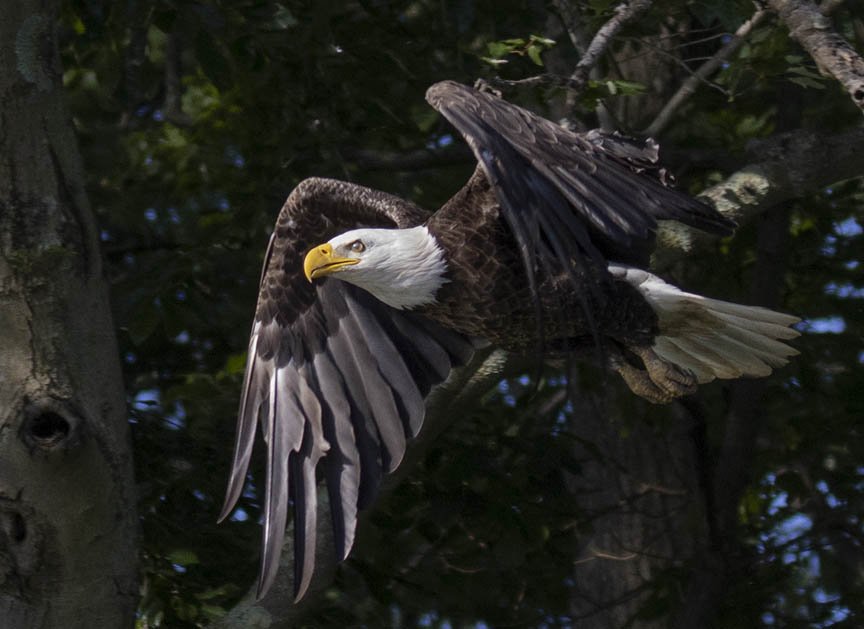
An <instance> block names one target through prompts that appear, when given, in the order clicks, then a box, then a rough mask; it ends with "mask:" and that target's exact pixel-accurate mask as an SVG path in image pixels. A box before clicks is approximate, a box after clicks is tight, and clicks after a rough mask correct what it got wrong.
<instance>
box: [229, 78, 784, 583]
mask: <svg viewBox="0 0 864 629" xmlns="http://www.w3.org/2000/svg"><path fill="white" fill-rule="evenodd" d="M426 98H427V100H428V101H429V103H430V104H431V105H432V106H433V107H435V108H436V109H437V110H438V111H440V112H441V113H442V114H443V115H444V116H445V117H446V118H447V119H448V120H449V121H450V122H451V123H452V124H453V125H454V126H455V127H456V129H457V130H458V131H459V132H460V133H461V134H462V135H463V137H464V138H465V140H466V141H467V142H468V144H469V145H470V146H471V148H472V150H473V151H474V154H475V156H476V158H477V161H478V166H477V169H476V170H475V172H474V174H473V175H472V176H471V178H470V179H469V180H468V182H467V183H466V184H465V186H464V187H463V188H462V189H461V190H460V191H459V192H457V193H456V194H455V195H454V196H453V197H452V198H451V199H450V200H449V201H448V202H447V203H445V204H444V206H443V207H441V208H440V209H439V210H438V211H437V212H435V213H433V214H429V213H427V212H425V211H423V210H422V209H420V208H418V207H417V206H415V205H414V204H412V203H410V202H408V201H405V200H403V199H400V198H398V197H395V196H392V195H389V194H386V193H383V192H378V191H375V190H370V189H368V188H364V187H362V186H358V185H355V184H351V183H346V182H342V181H335V180H330V179H317V178H315V179H307V180H305V181H303V182H301V183H300V184H299V185H298V186H297V187H296V188H295V189H294V191H293V192H292V193H291V195H290V196H289V197H288V199H287V201H286V202H285V205H284V207H283V208H282V211H281V212H280V214H279V217H278V219H277V221H276V227H275V230H274V232H273V235H272V236H271V239H270V244H269V247H268V249H267V253H266V255H265V260H264V270H263V273H262V277H261V287H260V294H259V298H258V306H257V309H256V313H255V320H254V323H253V326H252V334H251V338H250V341H249V356H248V361H247V366H246V373H245V377H244V381H243V389H242V394H241V402H240V411H239V418H238V427H237V439H236V443H235V449H234V458H233V464H232V470H231V477H230V480H229V483H228V490H227V494H226V499H225V505H224V507H223V509H222V514H221V516H220V519H222V518H225V517H227V516H228V515H229V514H230V513H231V511H232V510H233V508H234V505H235V503H236V502H237V499H238V498H239V496H240V493H241V492H242V490H243V486H244V484H245V481H246V473H247V469H248V466H249V459H250V457H251V453H252V446H253V443H254V439H255V431H256V426H257V425H258V422H259V419H260V421H261V428H262V432H263V435H264V439H265V442H266V444H267V476H266V484H265V490H264V511H263V513H264V541H263V550H262V560H261V572H260V577H259V586H258V595H259V597H260V596H263V594H264V593H266V591H267V590H268V589H269V587H270V586H271V585H272V583H273V580H274V579H275V577H276V573H277V570H278V565H279V556H280V552H281V549H282V541H283V539H284V534H285V527H286V523H287V518H288V511H289V501H290V502H292V503H293V513H294V536H295V540H294V555H295V557H294V565H295V574H294V592H295V598H296V599H298V600H299V599H300V598H301V597H302V596H303V595H304V594H305V593H306V591H307V589H308V587H309V583H310V580H311V578H312V574H313V569H314V560H315V550H316V533H315V531H316V523H317V493H316V491H317V480H316V468H317V467H318V465H319V463H320V465H321V466H322V467H323V478H324V482H325V484H326V488H327V491H328V494H329V502H330V505H331V512H332V514H333V530H334V537H335V541H336V546H337V554H338V556H339V558H340V559H344V558H345V557H346V556H347V555H348V552H349V551H350V549H351V545H352V544H353V541H354V533H355V528H356V525H357V513H358V510H359V509H362V508H364V507H366V506H368V505H369V504H370V502H371V501H372V500H373V499H374V497H375V494H376V491H377V489H378V486H379V484H380V481H381V478H382V476H383V475H384V474H386V473H388V472H391V471H392V470H393V469H395V468H396V466H398V465H399V463H400V461H401V459H402V457H403V455H404V453H405V447H406V440H407V439H410V438H411V437H413V436H415V435H416V434H417V432H418V431H419V430H420V428H421V426H422V423H423V416H424V412H425V397H426V395H427V394H428V393H429V391H430V390H431V389H432V387H434V386H435V385H437V384H439V383H441V382H443V381H444V380H445V379H446V378H447V376H448V374H449V373H450V370H451V369H452V368H453V367H456V366H459V365H463V364H465V363H467V362H468V361H469V360H470V359H471V356H472V354H473V351H474V348H475V347H476V343H478V342H484V343H485V342H491V343H493V344H495V345H497V346H499V347H503V348H505V349H508V350H512V351H516V352H531V351H536V350H537V349H538V348H539V349H542V351H543V352H544V353H546V354H555V355H561V354H566V353H570V352H574V351H579V350H580V349H583V348H586V347H587V348H591V347H594V346H596V345H597V344H598V343H599V344H600V346H601V348H602V356H604V357H605V358H606V360H607V362H608V363H609V366H610V367H611V368H612V369H614V370H615V371H617V372H618V373H619V374H621V376H622V377H623V378H624V381H625V382H626V383H627V384H628V385H629V387H630V388H631V389H632V390H633V391H634V392H635V393H637V394H638V395H641V396H642V397H644V398H646V399H648V400H650V401H652V402H668V401H670V400H672V399H674V398H675V397H679V396H681V395H686V394H689V393H692V392H693V391H694V390H695V387H696V385H697V384H698V383H703V382H708V381H710V380H713V379H714V378H737V377H741V376H764V375H767V374H768V373H770V372H771V369H772V368H776V367H779V366H781V365H783V364H785V363H786V362H787V359H788V357H789V356H791V355H793V354H795V353H796V352H795V350H794V349H792V348H791V347H789V346H788V345H785V344H784V343H782V342H781V341H782V340H786V339H790V338H793V337H794V336H796V335H797V332H795V331H794V330H793V329H791V328H790V327H789V326H790V325H791V324H793V323H795V322H796V321H797V319H796V318H795V317H791V316H788V315H784V314H780V313H776V312H773V311H770V310H766V309H764V308H756V307H750V306H741V305H737V304H730V303H726V302H722V301H717V300H711V299H706V298H704V297H700V296H698V295H693V294H690V293H685V292H683V291H681V290H679V289H677V288H675V287H674V286H671V285H669V284H666V283H665V282H663V281H662V280H661V279H660V278H658V277H656V276H654V275H652V274H650V273H649V272H648V271H645V270H644V268H645V267H647V266H648V256H649V254H650V251H651V249H652V247H653V241H654V233H655V230H656V227H657V221H658V220H677V221H680V222H682V223H686V224H688V225H691V226H694V227H697V228H700V229H703V230H706V231H710V232H714V233H718V234H728V233H731V231H732V229H733V227H734V224H733V223H732V222H731V221H729V220H728V219H726V218H724V217H723V216H722V215H721V214H719V213H718V212H716V211H715V210H714V209H713V208H711V207H709V206H707V205H705V204H704V203H702V202H701V201H698V200H697V199H694V198H692V197H690V196H688V195H686V194H683V193H680V192H678V191H676V190H674V189H672V188H671V187H670V177H669V176H668V174H667V173H666V171H665V170H663V169H662V168H660V167H659V166H658V165H657V145H656V144H655V143H654V142H652V141H650V140H649V141H646V142H645V143H637V142H634V141H631V140H627V139H625V138H622V137H620V136H617V135H610V134H605V133H602V132H597V131H593V132H590V133H588V134H576V133H573V132H571V131H568V130H566V129H564V128H563V127H561V126H559V125H556V124H555V123H552V122H550V121H548V120H545V119H543V118H540V117H538V116H536V115H534V114H532V113H530V112H528V111H526V110H524V109H522V108H520V107H517V106H515V105H512V104H510V103H507V102H506V101H504V100H501V99H500V98H497V97H495V96H493V95H491V94H488V93H485V92H481V91H477V90H474V89H472V88H469V87H466V86H463V85H460V84H457V83H453V82H450V81H445V82H442V83H438V84H436V85H433V86H432V87H431V88H430V89H429V91H428V92H427V95H426Z"/></svg>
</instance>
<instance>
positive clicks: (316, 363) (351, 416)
mask: <svg viewBox="0 0 864 629" xmlns="http://www.w3.org/2000/svg"><path fill="white" fill-rule="evenodd" d="M425 218H426V214H425V213H424V212H423V211H422V210H420V209H419V208H417V207H416V206H414V205H412V204H410V203H408V202H406V201H403V200H402V199H399V198H398V197H394V196H391V195H388V194H384V193H381V192H377V191H374V190H370V189H368V188H363V187H361V186H356V185H353V184H349V183H345V182H340V181H334V180H328V179H307V180H306V181H304V182H302V183H301V184H300V185H299V186H297V188H296V189H295V190H294V191H293V192H292V193H291V195H290V196H289V197H288V200H287V201H286V202H285V206H284V207H283V208H282V211H281V212H280V214H279V218H278V220H277V222H276V228H275V231H274V232H273V235H272V237H271V239H270V245H269V247H268V249H267V254H266V256H265V261H264V270H263V272H262V276H261V288H260V293H259V297H258V306H257V310H256V314H255V322H254V324H253V327H252V335H251V337H250V340H249V356H248V359H247V364H246V373H245V377H244V382H243V391H242V397H241V401H240V411H239V417H238V423H237V437H236V443H235V448H234V459H233V464H232V469H231V477H230V480H229V483H228V490H227V493H226V498H225V505H224V507H223V509H222V513H221V515H220V520H221V519H223V518H225V517H226V516H228V515H229V514H230V513H231V511H232V510H233V508H234V505H235V503H236V502H237V499H238V498H239V496H240V493H241V492H242V490H243V486H244V484H245V481H246V472H247V469H248V466H249V459H250V457H251V454H252V446H253V444H254V439H255V428H256V426H257V424H258V419H259V417H260V419H261V422H262V432H263V433H264V439H265V441H266V443H267V478H266V486H265V493H264V503H265V504H264V541H263V549H262V560H261V572H260V576H259V583H258V596H259V597H260V596H263V594H264V593H266V591H267V590H268V589H269V587H270V586H271V585H272V583H273V580H274V579H275V577H276V572H277V570H278V566H279V555H280V552H281V550H282V541H283V539H284V534H285V527H286V523H287V517H288V507H289V502H291V503H293V509H294V535H295V540H294V542H295V543H294V554H295V556H294V566H295V573H294V591H295V596H296V598H297V599H300V598H301V597H302V596H303V595H304V593H305V592H306V589H307V588H308V586H309V582H310V579H311V577H312V572H313V567H314V560H315V546H316V538H315V531H316V521H317V494H316V487H317V482H316V473H315V470H316V467H317V465H318V463H319V461H321V463H322V467H323V468H324V475H323V476H324V479H325V482H326V486H327V490H328V492H329V497H330V505H331V512H332V514H333V527H334V538H335V542H336V549H337V554H338V556H339V558H340V559H344V558H345V557H346V556H347V554H348V552H349V550H350V549H351V545H352V543H353V540H354V531H355V527H356V524H357V511H358V509H362V508H363V507H364V506H366V505H368V504H369V503H370V502H371V500H372V498H373V497H374V495H375V493H376V491H377V488H378V485H379V483H380V480H381V477H382V475H383V474H384V473H386V472H390V471H392V470H393V469H395V468H396V466H397V465H399V462H400V461H401V460H402V456H403V455H404V453H405V442H406V438H408V437H412V436H414V435H416V434H417V432H418V430H419V429H420V426H421V424H422V423H423V416H424V411H425V404H424V398H425V396H426V394H427V393H428V392H429V390H430V389H431V387H432V386H433V385H435V384H437V383H440V382H442V381H443V380H445V379H446V378H447V375H448V374H449V372H450V369H451V368H452V367H453V366H456V365H460V364H464V363H465V362H467V361H468V360H469V359H470V357H471V354H472V346H471V344H470V343H469V342H468V341H467V340H466V339H465V338H463V337H462V336H460V335H458V334H456V333H454V332H451V331H449V330H446V329H444V328H442V327H440V326H439V325H437V324H435V323H433V322H432V321H430V320H427V319H425V318H423V317H421V316H419V315H414V314H412V313H409V312H403V311H398V310H395V309H393V308H390V307H389V306H386V305H384V304H383V303H381V302H379V301H378V300H376V299H375V298H373V297H372V296H371V295H369V294H368V293H366V292H365V291H363V290H361V289H358V288H356V287H354V286H352V285H350V284H348V283H346V282H340V281H333V280H323V281H318V282H316V283H315V284H314V285H313V284H310V283H308V282H307V281H306V279H305V277H304V276H303V271H302V266H303V265H302V261H303V256H304V255H305V253H306V251H307V250H308V249H309V248H310V247H312V246H314V245H316V244H318V243H320V242H323V241H326V240H328V239H330V238H332V237H333V236H335V235H336V234H339V233H342V232H344V231H347V230H349V229H353V228H355V227H358V226H366V227H398V228H405V227H413V226H415V225H418V224H420V223H422V222H423V220H424V219H425Z"/></svg>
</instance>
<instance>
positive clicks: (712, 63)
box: [644, 9, 768, 137]
mask: <svg viewBox="0 0 864 629" xmlns="http://www.w3.org/2000/svg"><path fill="white" fill-rule="evenodd" d="M767 16H768V11H766V10H764V9H760V10H758V11H756V12H755V13H754V14H753V15H752V16H751V17H750V19H749V20H747V21H746V22H744V23H743V24H742V25H741V26H739V27H738V30H737V31H735V35H733V36H732V39H730V40H729V42H728V43H727V44H725V45H724V46H723V47H722V48H720V50H718V51H717V53H716V54H715V55H714V56H713V57H711V58H710V59H709V60H708V61H706V62H705V63H703V64H702V65H701V66H699V69H698V70H696V72H695V73H693V74H692V75H691V76H690V78H688V79H687V80H686V81H684V83H682V84H681V87H680V88H678V91H677V92H675V94H674V95H673V96H672V98H670V99H669V102H667V103H666V105H665V106H664V107H663V109H662V110H661V111H660V113H659V114H657V117H656V118H655V119H654V122H652V123H651V124H650V125H648V128H647V129H645V131H644V133H645V135H648V136H651V137H656V136H658V135H660V133H662V132H663V130H664V129H665V128H666V127H667V126H668V125H669V122H670V121H671V120H672V117H673V114H674V113H675V112H676V111H677V110H678V108H679V107H681V105H682V104H683V103H684V102H685V101H686V100H687V99H689V98H690V97H691V96H692V95H693V94H694V93H695V92H696V89H697V88H698V87H699V84H700V83H703V82H707V79H708V77H709V76H711V75H712V74H713V73H714V72H716V71H717V69H718V68H720V66H721V65H722V64H723V62H724V61H725V60H726V59H728V58H729V57H731V56H732V54H733V53H734V52H735V51H736V50H738V49H739V48H740V47H741V45H742V44H743V43H744V42H745V41H746V39H747V37H748V36H749V35H750V33H752V32H753V29H755V28H756V27H757V26H759V24H761V23H762V22H763V21H765V18H766V17H767Z"/></svg>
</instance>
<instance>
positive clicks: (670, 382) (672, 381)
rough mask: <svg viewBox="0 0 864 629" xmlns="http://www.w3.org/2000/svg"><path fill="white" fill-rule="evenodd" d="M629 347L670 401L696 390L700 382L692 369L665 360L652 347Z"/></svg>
mask: <svg viewBox="0 0 864 629" xmlns="http://www.w3.org/2000/svg"><path fill="white" fill-rule="evenodd" d="M629 349H630V351H632V352H633V353H634V354H636V355H637V356H638V357H639V358H641V359H642V362H643V364H644V365H645V370H646V372H647V375H648V377H649V378H651V381H652V382H653V383H654V384H655V385H656V386H657V387H658V388H659V389H661V390H662V391H663V392H664V393H666V394H667V395H668V396H669V401H671V400H672V399H674V398H678V397H683V396H685V395H692V394H693V393H695V392H696V388H697V386H698V384H699V382H698V381H697V379H696V376H695V374H693V373H692V372H691V371H688V370H686V369H682V368H681V367H678V366H677V365H674V364H672V363H670V362H668V361H665V360H663V359H662V358H660V357H659V356H658V355H657V353H656V352H655V351H654V350H653V349H651V348H650V347H630V348H629Z"/></svg>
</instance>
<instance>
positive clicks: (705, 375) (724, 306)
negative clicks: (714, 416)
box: [609, 265, 799, 383]
mask: <svg viewBox="0 0 864 629" xmlns="http://www.w3.org/2000/svg"><path fill="white" fill-rule="evenodd" d="M609 271H610V272H611V273H612V274H613V275H615V276H616V277H618V278H620V279H624V280H626V281H627V282H628V283H630V284H632V285H633V286H634V287H635V288H637V289H638V290H639V292H641V293H642V295H643V296H644V297H645V299H647V300H648V303H649V304H651V307H652V308H653V309H654V312H656V313H657V319H658V324H659V327H660V334H659V335H658V336H657V338H656V339H655V341H654V348H653V349H654V351H655V352H656V353H657V355H658V356H660V358H662V359H664V360H667V361H669V362H671V363H673V364H675V365H678V366H679V367H683V368H685V369H689V370H690V371H692V372H693V373H694V374H695V375H696V378H697V379H698V380H699V382H700V383H705V382H710V381H712V380H714V378H740V377H741V376H760V377H761V376H767V375H768V374H770V373H771V371H772V369H776V368H777V367H782V366H783V365H785V364H786V363H787V362H788V360H789V357H790V356H794V355H796V354H797V353H798V351H797V350H795V349H794V348H792V347H789V346H788V345H786V344H785V343H782V342H781V341H780V339H782V340H789V339H792V338H795V337H796V336H798V331H797V330H794V329H792V328H791V327H789V326H791V325H793V324H795V323H797V322H798V321H799V319H798V318H797V317H793V316H791V315H787V314H782V313H779V312H774V311H773V310H768V309H767V308H760V307H758V306H743V305H741V304H733V303H730V302H726V301H720V300H717V299H709V298H707V297H702V296H701V295H694V294H692V293H685V292H684V291H682V290H681V289H679V288H677V287H675V286H672V285H671V284H667V283H666V282H664V281H663V280H661V279H660V278H659V277H657V276H656V275H652V274H651V273H648V272H647V271H643V270H641V269H636V268H633V267H625V266H617V265H614V266H610V267H609Z"/></svg>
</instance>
